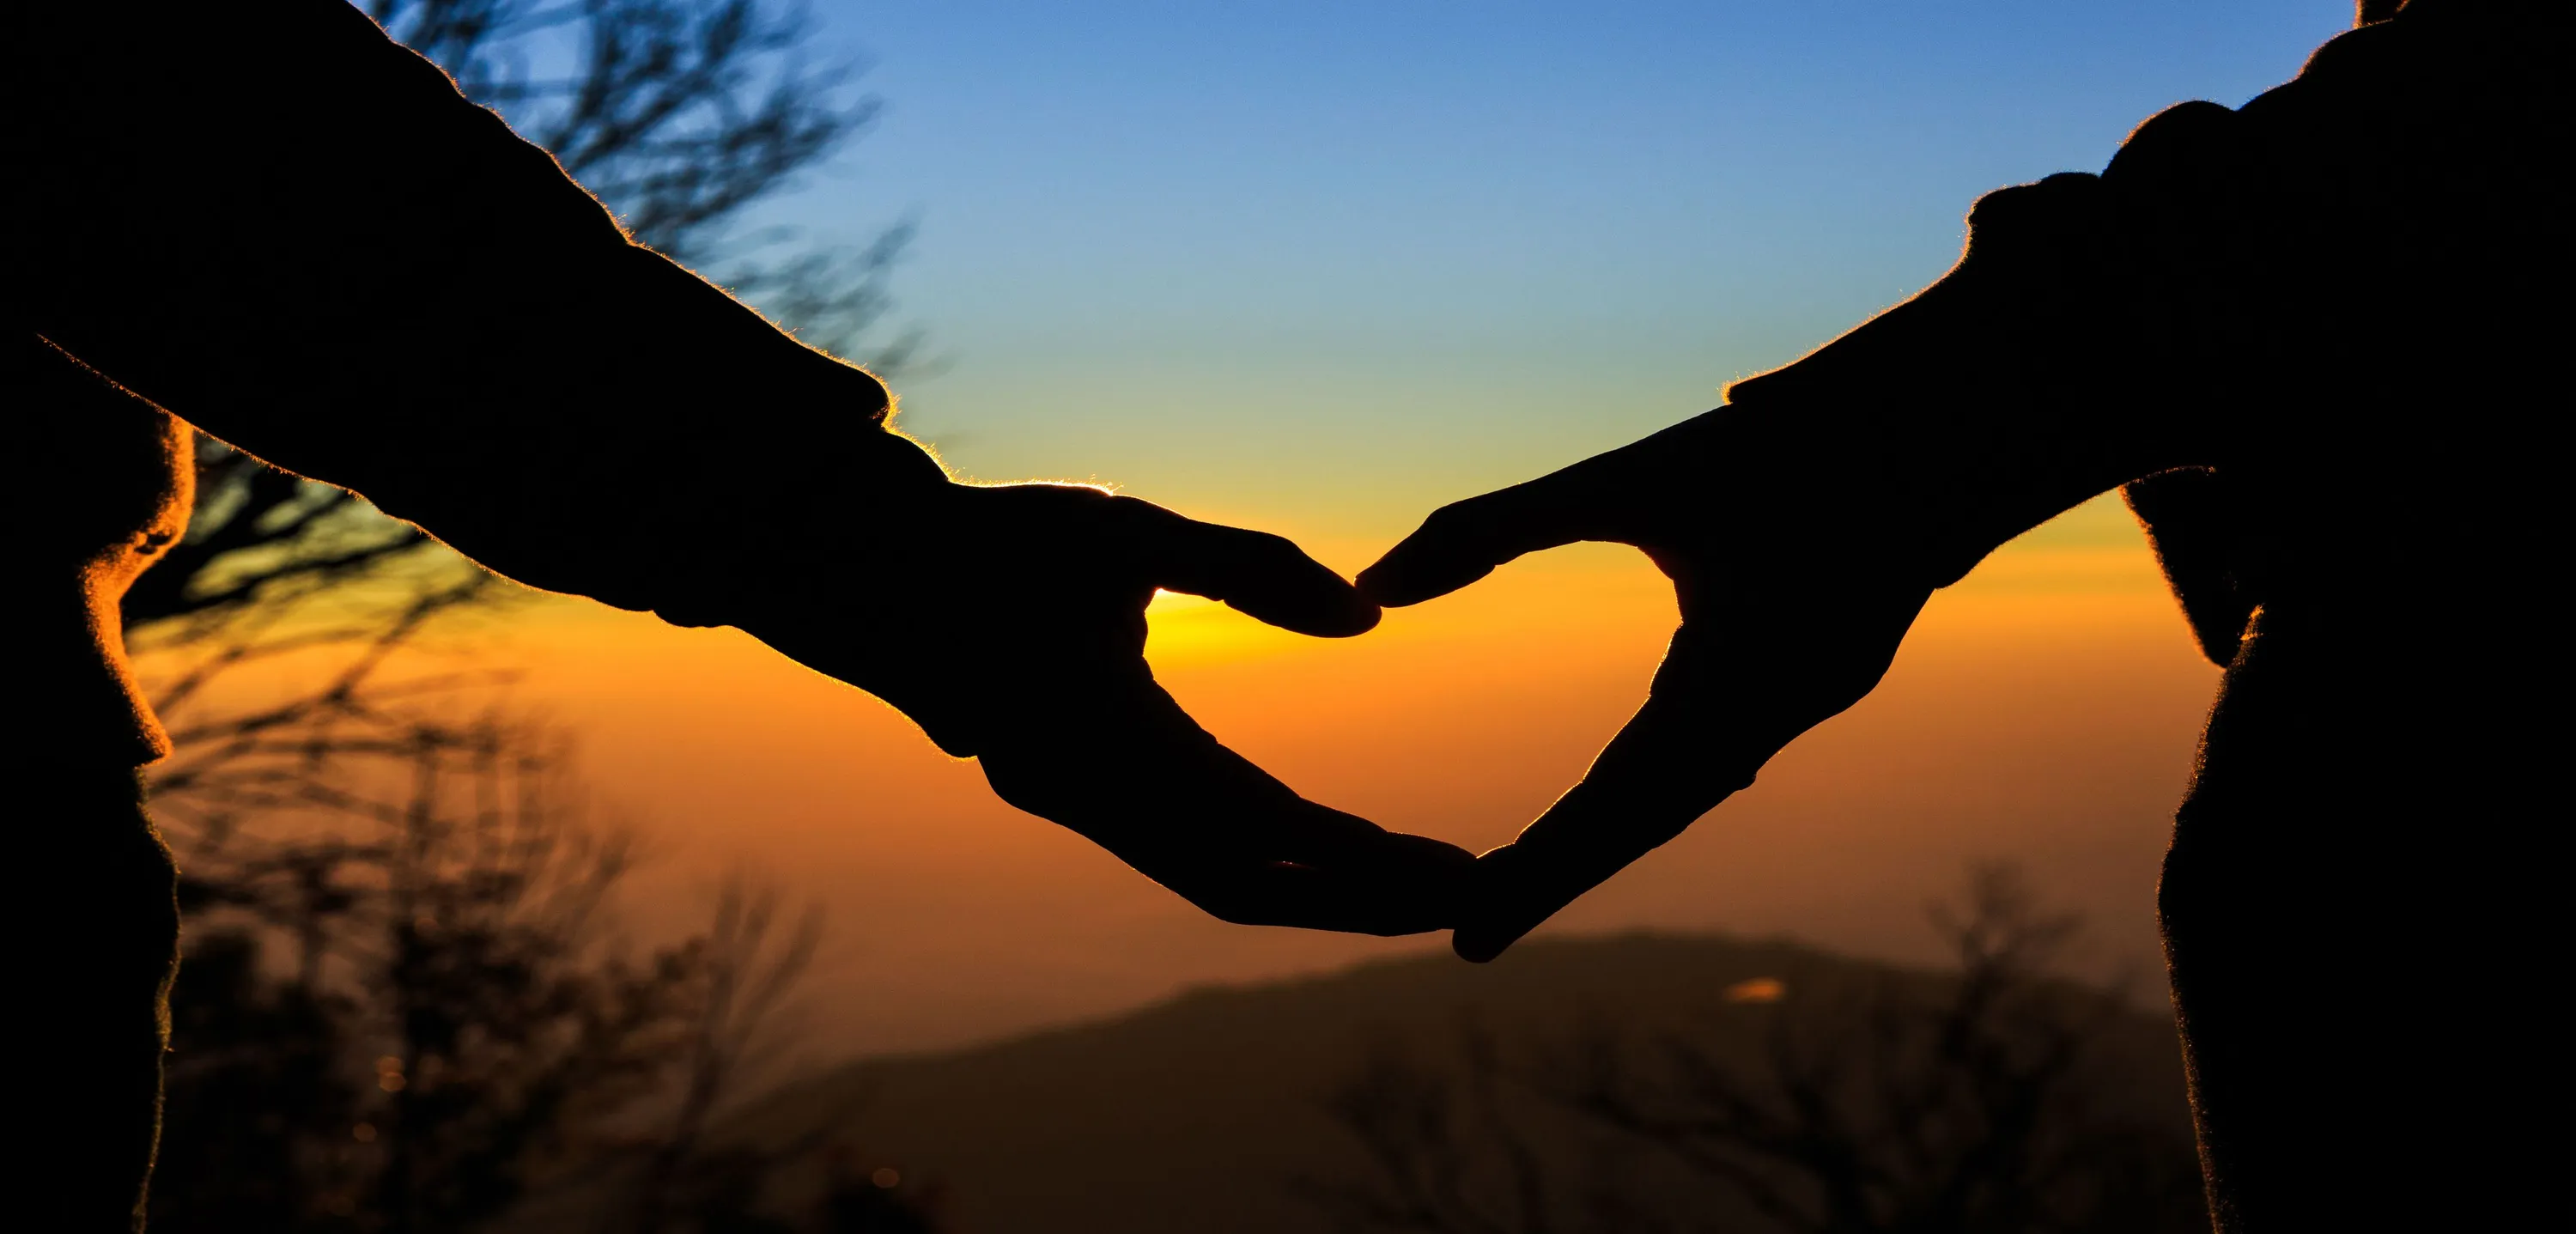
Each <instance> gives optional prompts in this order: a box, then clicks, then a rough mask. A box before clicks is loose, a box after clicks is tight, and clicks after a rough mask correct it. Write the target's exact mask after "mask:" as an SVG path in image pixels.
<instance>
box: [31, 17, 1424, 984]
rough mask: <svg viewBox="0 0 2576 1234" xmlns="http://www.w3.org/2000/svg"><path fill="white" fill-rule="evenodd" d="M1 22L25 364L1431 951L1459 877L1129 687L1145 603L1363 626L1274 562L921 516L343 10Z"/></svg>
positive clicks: (1046, 522) (847, 412)
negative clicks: (724, 650) (749, 642)
mask: <svg viewBox="0 0 2576 1234" xmlns="http://www.w3.org/2000/svg"><path fill="white" fill-rule="evenodd" d="M7 20H8V22H9V23H10V24H9V27H8V34H9V36H10V37H9V45H10V46H11V47H12V48H13V49H17V50H19V51H20V52H21V53H22V54H21V55H20V57H19V60H20V62H21V64H22V65H27V66H32V67H31V68H30V69H29V70H28V71H27V72H26V73H25V74H23V75H22V76H20V77H19V78H18V79H16V80H15V81H13V83H12V87H13V89H15V90H16V91H18V92H19V96H18V97H17V98H15V99H14V100H13V103H14V104H15V106H14V107H13V108H12V115H11V117H10V123H11V124H12V125H13V128H12V130H11V135H12V140H13V144H14V145H15V146H16V147H17V148H18V167H19V168H20V169H21V170H22V171H23V172H24V173H25V175H24V178H23V181H22V183H23V185H24V189H23V196H24V199H25V202H26V207H27V216H26V226H25V227H23V228H22V243H21V245H20V247H19V250H18V252H17V254H16V257H17V264H16V265H15V266H14V267H13V268H12V271H11V274H10V276H9V277H10V282H9V284H8V287H7V294H8V295H9V297H10V304H9V308H10V311H11V312H12V314H13V316H16V317H17V318H18V319H19V321H20V322H22V323H23V325H24V327H25V328H26V329H29V330H31V331H32V332H34V333H35V334H38V335H40V336H42V337H43V338H45V339H46V340H49V341H50V342H52V343H53V344H55V345H57V346H59V347H61V348H62V349H63V350H64V351H66V352H68V353H70V354H71V355H73V356H74V357H76V358H78V359H79V360H80V361H81V362H83V363H85V364H87V365H89V366H90V367H92V368H94V369H96V370H98V371H99V372H101V373H103V374H104V375H106V376H107V377H109V378H111V379H113V380H114V381H116V382H118V383H119V384H122V385H124V386H125V387H127V388H129V389H131V390H133V391H135V392H136V393H138V394H141V395H143V396H144V397H146V398H148V399H150V400H152V401H153V402H155V403H158V404H160V405H161V406H163V407H166V408H168V409H169V410H171V411H172V412H174V413H175V414H178V415H180V416H182V417H184V418H186V419H188V420H189V421H191V422H193V423H195V424H196V425H198V426H199V427H201V428H203V429H205V430H207V431H209V432H211V433H213V434H215V435H217V436H219V437H222V438H223V439H225V440H227V441H229V442H231V443H233V444H235V445H237V446H239V447H240V448H242V449H244V450H246V451H248V452H250V453H252V454H255V455H257V456H259V457H261V458H263V459H266V460H268V461H270V462H273V463H275V464H277V465H279V466H281V467H284V468H286V469H288V470H291V471H295V472H298V473H300V474H303V475H307V476H311V477H314V478H317V479H322V480H327V481H329V482H331V483H335V484H339V485H343V486H345V487H348V488H350V489H353V490H355V491H357V492H359V493H361V494H363V495H365V496H366V497H368V498H369V499H371V500H373V501H374V502H376V503H377V504H378V505H379V506H380V507H382V508H384V509H386V510H387V511H389V512H391V513H393V514H396V515H399V516H401V517H404V518H408V519H411V520H413V521H415V522H417V523H419V524H420V525H421V526H422V527H423V528H425V529H426V530H428V531H429V532H430V533H431V534H433V535H436V536H438V537H439V538H440V539H442V540H445V541H446V542H448V543H450V544H452V545H454V546H455V547H456V548H458V549H459V550H461V551H463V552H464V553H466V554H467V555H468V556H470V557H473V558H474V559H475V560H477V561H479V562H482V563H483V564H485V565H488V566H490V567H492V568H493V569H495V570H497V571H499V572H501V573H503V574H507V575H509V576H510V577H512V578H515V579H518V580H520V581H522V582H526V583H529V584H532V585H534V586H538V587H543V588H547V589H550V590H556V591H564V592H572V593H577V594H581V595H587V596H592V597H596V598H598V599H601V600H604V601H606V602H608V603H611V604H615V605H619V606H621V607H626V608H634V609H648V608H649V609H652V610H654V611H657V612H660V613H662V614H663V615H664V616H666V617H669V618H671V619H673V620H675V621H679V622H681V623H683V624H691V625H715V624H725V625H734V626H739V627H741V628H743V629H744V630H746V631H749V632H750V633H752V634H753V635H755V636H756V637H759V638H760V639H762V640H763V641H765V642H767V643H769V644H770V645H771V646H773V647H776V648H778V649H780V650H781V651H784V652H786V653H787V654H789V655H791V656H793V657H795V658H796V659H798V660H800V661H802V662H804V663H806V664H808V665H811V666H813V667H815V668H817V669H819V670H821V671H823V672H826V673H829V674H831V675H833V676H836V677H839V678H841V679H842V680H845V681H848V682H851V683H853V684H856V685H858V686H860V687H862V688H864V689H867V690H869V691H870V692H872V693H875V694H877V695H878V696H880V697H882V698H884V699H886V700H887V701H889V702H891V703H893V704H895V705H896V706H897V707H899V708H901V709H902V710H903V711H905V713H906V714H908V715H910V716H911V717H913V718H914V719H915V720H916V721H918V722H919V723H920V724H921V725H922V726H923V728H924V729H925V730H926V731H927V732H928V733H929V734H930V736H931V738H932V739H933V740H934V741H936V742H937V743H938V744H939V745H940V746H941V747H942V748H944V749H946V750H947V751H948V752H950V753H952V754H956V755H961V756H964V755H974V756H977V757H979V758H981V759H982V761H983V765H984V769H985V772H986V774H987V776H988V778H989V779H990V780H991V781H992V783H993V785H994V787H995V789H996V790H997V791H998V792H1000V793H1001V795H1002V796H1003V797H1004V798H1005V799H1007V800H1009V801H1011V802H1013V803H1014V804H1017V805H1019V806H1021V807H1023V808H1025V809H1028V810H1030V811H1032V812H1034V813H1037V814H1040V815H1043V816H1045V817H1047V818H1051V819H1054V820H1055V821H1058V822H1061V823H1063V824H1065V825H1067V826H1069V827H1072V828H1074V829H1075V830H1077V831H1080V832H1082V833H1083V834H1085V835H1087V836H1090V837H1092V838H1093V839H1095V840H1097V841H1098V842H1100V843H1101V844H1103V845H1104V846H1106V847H1108V848H1109V849H1110V850H1112V851H1113V852H1115V853H1117V854H1118V855H1119V856H1121V857H1122V858H1125V859H1126V860H1128V861H1129V862H1131V863H1132V864H1134V865H1136V866H1138V867H1139V868H1140V869H1142V870H1144V871H1145V872H1146V873H1148V874H1150V875H1152V876H1153V877H1155V878H1156V879H1158V880H1160V881H1162V882H1164V883H1165V884H1166V885H1168V886H1170V887H1172V888H1173V889H1174V890H1176V891H1178V892H1180V893H1181V894H1182V895H1184V896H1186V897H1188V898H1190V899H1191V900H1192V901H1193V902H1195V903H1197V904H1199V905H1200V906H1201V907H1203V908H1206V909H1207V910H1208V911H1210V912H1213V913H1216V914H1218V915H1220V916H1224V917H1227V918H1229V919H1233V920H1240V921H1254V922H1265V923H1279V924H1297V925H1310V926H1321V927H1330V928H1338V929H1353V930H1364V931H1372V932H1379V933H1405V932H1411V931H1416V930H1422V929H1429V928H1435V927H1438V926H1441V925H1445V924H1447V923H1448V922H1449V920H1450V916H1449V913H1450V904H1451V900H1450V898H1449V897H1448V896H1447V894H1446V889H1447V888H1448V887H1449V886H1451V885H1453V884H1454V883H1455V881H1456V877H1457V875H1458V874H1459V873H1460V872H1461V871H1462V869H1463V868H1464V866H1465V864H1466V862H1467V857H1466V854H1464V853H1462V852H1459V851H1458V850H1456V849H1454V848H1451V847H1449V846H1447V845H1442V844H1438V843H1436V842H1432V841H1427V840H1420V839H1417V838H1414V837H1407V836H1395V835H1390V834H1388V833H1386V832H1384V831H1382V830H1380V829H1379V828H1377V827H1376V826H1374V825H1373V824H1370V823H1368V822H1366V821H1365V820H1362V819H1358V818H1354V817H1352V816H1349V815H1346V814H1342V813H1340V812H1338V811H1334V810H1330V809H1328V808H1326V807H1323V806H1320V805H1315V804H1313V803H1310V802H1306V801H1304V800H1302V799H1300V798H1298V797H1297V795H1296V794H1295V793H1294V792H1292V791H1290V790H1289V789H1288V788H1287V787H1286V786H1285V785H1283V784H1281V783H1279V782H1278V781H1277V780H1275V779H1273V778H1271V777H1270V776H1268V775H1267V774H1265V773H1263V772H1262V771H1260V769H1259V768H1257V767H1254V766H1252V765H1251V764H1250V763H1248V762H1245V761H1244V760H1243V759H1241V758H1240V757H1238V756H1236V755H1234V754H1233V753H1232V752H1231V751H1228V750H1226V749H1225V748H1224V747H1222V746H1221V745H1219V744H1218V743H1217V742H1216V741H1215V739H1214V738H1213V737H1210V736H1209V735H1208V734H1207V733H1205V732H1204V731H1202V730H1201V729H1200V728H1199V727H1198V726H1197V725H1196V724H1195V723H1193V722H1192V721H1191V720H1190V718H1189V717H1188V716H1187V715H1186V714H1185V713H1183V712H1182V711H1181V709H1180V708H1179V706H1178V705H1177V704H1176V703H1174V702H1173V700H1172V699H1171V698H1170V696H1169V695H1168V694H1166V693H1164V692H1163V691H1162V689H1161V688H1160V687H1159V686H1157V685H1156V684H1155V683H1154V680H1153V677H1152V674H1151V673H1150V672H1149V671H1148V670H1147V668H1146V666H1145V662H1144V659H1143V645H1144V638H1145V624H1144V617H1143V610H1144V607H1145V604H1146V603H1147V601H1148V600H1150V598H1151V597H1152V594H1153V592H1154V590H1155V589H1156V588H1158V587H1164V588H1169V589H1172V590H1176V591H1186V592H1191V593H1194V594H1200V595H1206V596H1211V597H1214V598H1218V599H1222V600H1225V601H1226V602H1228V603H1230V604H1233V605H1235V606H1236V607H1238V608H1240V609H1242V610H1244V611H1246V612H1248V613H1251V614H1252V615H1254V616H1256V617H1259V618H1261V619H1263V620H1266V621H1270V622H1272V623H1274V624H1279V625H1283V626H1286V627H1288V628H1291V629H1295V630H1300V631H1303V632H1306V633H1312V634H1323V635H1347V634H1355V633H1358V632H1360V631H1362V630H1365V629H1367V628H1369V627H1370V626H1371V625H1373V624H1374V623H1375V622H1376V619H1377V610H1376V608H1375V606H1373V605H1370V604H1367V603H1366V602H1364V601H1361V600H1360V599H1359V598H1358V597H1357V595H1356V594H1355V593H1354V592H1353V591H1352V589H1351V588H1350V586H1349V585H1348V584H1347V583H1345V582H1344V581H1343V580H1341V579H1340V578H1339V577H1337V576H1335V575H1334V574H1333V573H1332V572H1331V571H1329V570H1327V569H1325V568H1324V567H1322V566H1321V565H1318V564H1316V563H1315V562H1313V561H1312V560H1310V559H1308V558H1307V557H1306V556H1305V555H1304V554H1303V553H1302V552H1300V551H1298V549H1297V548H1296V547H1295V546H1294V545H1292V544H1290V543H1288V542H1287V541H1285V540H1282V539H1280V538H1278V537H1276V536H1267V535H1262V534H1259V533H1255V532H1249V531H1241V530H1237V529H1234V528H1227V527H1218V526H1213V525H1210V524H1204V523H1198V522H1194V521H1192V520H1189V519H1185V518H1182V517H1181V516H1179V515H1177V514H1174V513H1172V512H1170V511H1168V510H1164V509H1162V508H1160V507H1156V506H1153V505H1149V504H1147V503H1145V502H1142V501H1138V500H1135V499H1133V498H1126V497H1111V496H1109V495H1107V494H1104V493H1100V492H1096V491H1093V490H1090V489H1083V488H1069V487H1057V486H1044V485H1030V486H1017V487H1004V488H982V487H971V486H964V485H957V484H953V483H950V482H949V480H948V478H947V476H946V474H945V473H944V472H943V471H942V469H941V468H940V467H939V466H938V465H937V463H936V462H935V461H933V460H932V459H931V458H930V457H929V456H928V455H927V454H926V453H925V452H923V451H922V450H921V449H920V448H919V447H917V446H915V445H914V444H913V443H912V442H910V441H909V440H906V439H904V438H902V437H900V436H898V435H895V434H893V433H891V432H888V431H886V429H885V427H884V418H885V414H886V410H887V398H886V393H885V390H884V388H883V387H882V386H880V385H879V384H878V382H877V381H876V379H875V378H873V377H871V376H869V375H868V374H867V373H865V372H863V371H861V370H859V369H857V368H854V367H851V366H849V365H846V364H843V363H841V362H839V361H837V360H834V359H832V358H830V357H828V356H825V355H822V354H820V353H818V352H815V351H813V350H811V349H809V348H806V347H804V346H802V345H801V344H798V343H797V342H796V341H795V340H793V339H791V338H789V337H788V336H786V335H785V334H783V333H781V332H780V331H778V330H777V329H775V328H774V327H772V326H771V325H770V324H769V323H767V322H765V321H763V320H762V319H761V318H760V317H759V316H758V315H757V314H754V313H753V312H751V311H750V310H748V309H746V308H744V307H743V306H742V305H740V304H739V303H736V302H735V301H734V300H732V299H731V298H730V297H728V296H726V295H725V294H724V293H723V292H721V291H720V290H718V289H716V288H714V287H712V286H710V285H708V284H707V283H705V282H704V281H702V280H700V279H698V278H697V277H696V276H695V275H693V274H690V273H689V272H688V271H686V270H683V269H681V268H680V267H678V266H676V265H674V264H673V263H671V262H670V261H668V260H666V259H664V258H662V257H660V256H659V255H657V254H654V253H652V252H650V251H647V250H645V249H642V248H639V247H637V246H635V245H633V244H631V243H629V242H628V241H627V239H626V237H625V235H624V234H623V233H622V232H621V231H620V230H619V229H618V227H617V226H616V225H615V223H614V222H613V221H612V220H611V219H610V218H609V217H608V215H607V213H606V212H605V211H604V210H603V209H602V208H601V207H600V206H599V204H598V203H597V202H596V201H594V200H592V199H591V198H590V197H589V196H588V195H587V194H586V193H584V192H583V191H582V190H581V189H580V188H579V187H578V186H576V185H574V184H573V183H572V182H571V181H570V180H568V179H567V178H565V176H564V175H563V173H562V172H561V170H560V169H558V168H557V167H556V166H555V164H554V162H553V160H552V159H550V158H549V157H548V156H547V155H546V154H545V153H544V152H543V151H541V150H538V149H536V148H535V147H533V146H530V145H528V144H527V143H525V142H522V141H520V140H519V139H518V138H517V137H516V136H515V135H513V134H512V133H510V131H509V130H508V129H507V127H506V126H504V125H503V124H502V122H501V121H500V120H499V118H497V117H496V116H494V115H492V114H491V113H489V112H487V111H484V110H482V109H480V108H477V107H475V106H473V105H472V104H470V103H469V102H467V101H466V100H465V99H464V98H463V97H461V96H460V95H459V94H458V93H457V92H456V90H455V88H454V86H453V85H451V84H450V83H449V82H448V81H447V79H446V78H445V77H444V75H442V74H441V73H440V72H439V71H438V70H437V69H436V68H434V67H432V66H431V65H429V64H428V63H427V62H426V61H423V60H422V59H420V58H419V57H418V56H415V55H413V54H412V53H410V52H409V51H407V50H404V49H402V48H400V47H398V46H396V45H394V44H393V43H391V42H390V41H389V40H388V39H387V38H386V37H385V36H384V34H383V33H382V32H381V31H379V30H378V29H377V28H376V27H375V26H374V25H373V24H372V23H370V22H369V21H367V20H366V19H365V18H364V17H363V16H361V15H360V14H358V13H357V12H356V11H355V10H353V9H351V8H349V7H348V6H347V5H345V4H342V3H339V0H272V2H270V3H263V4H256V5H206V4H183V3H158V4H143V5H121V6H114V7H113V8H110V7H109V6H98V5H51V6H41V7H38V6H17V7H16V8H15V9H13V11H12V12H11V14H10V15H9V17H8V18H7ZM25 237H35V238H38V242H36V243H25V242H23V241H24V238H25ZM675 461H677V463H678V465H677V466H675V465H674V463H675ZM673 485H682V486H687V487H686V489H685V490H680V491H675V490H674V489H673V488H671V487H667V486H673Z"/></svg>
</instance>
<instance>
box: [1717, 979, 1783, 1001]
mask: <svg viewBox="0 0 2576 1234" xmlns="http://www.w3.org/2000/svg"><path fill="white" fill-rule="evenodd" d="M1788 996H1789V986H1788V983H1786V982H1783V981H1781V980H1780V979H1779V978H1777V977H1754V978H1750V979H1748V980H1744V981H1739V982H1736V983H1735V984H1734V985H1731V986H1728V987H1726V1001H1728V1002H1730V1003H1776V1002H1779V1001H1780V1000H1781V999H1784V998H1787V997H1788Z"/></svg>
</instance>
